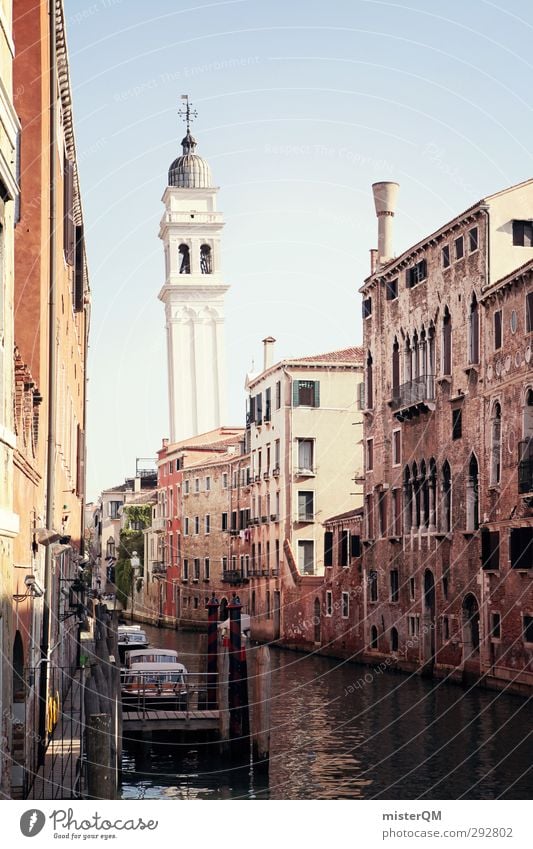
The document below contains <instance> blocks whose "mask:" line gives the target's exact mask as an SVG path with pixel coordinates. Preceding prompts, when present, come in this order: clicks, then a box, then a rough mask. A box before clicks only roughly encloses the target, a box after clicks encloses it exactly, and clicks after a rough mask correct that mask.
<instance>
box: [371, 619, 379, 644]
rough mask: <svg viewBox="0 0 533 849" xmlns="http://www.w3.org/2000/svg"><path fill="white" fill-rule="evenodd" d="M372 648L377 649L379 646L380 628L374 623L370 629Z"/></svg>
mask: <svg viewBox="0 0 533 849" xmlns="http://www.w3.org/2000/svg"><path fill="white" fill-rule="evenodd" d="M370 648H371V649H377V648H378V629H377V628H376V626H375V625H372V627H371V629H370Z"/></svg>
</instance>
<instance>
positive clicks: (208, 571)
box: [204, 557, 211, 581]
mask: <svg viewBox="0 0 533 849" xmlns="http://www.w3.org/2000/svg"><path fill="white" fill-rule="evenodd" d="M210 577H211V564H210V562H209V557H206V558H205V560H204V580H206V581H209V579H210Z"/></svg>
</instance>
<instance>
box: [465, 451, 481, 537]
mask: <svg viewBox="0 0 533 849" xmlns="http://www.w3.org/2000/svg"><path fill="white" fill-rule="evenodd" d="M478 528H479V468H478V463H477V459H476V456H475V454H471V456H470V462H469V464H468V479H467V482H466V529H467V531H477V529H478Z"/></svg>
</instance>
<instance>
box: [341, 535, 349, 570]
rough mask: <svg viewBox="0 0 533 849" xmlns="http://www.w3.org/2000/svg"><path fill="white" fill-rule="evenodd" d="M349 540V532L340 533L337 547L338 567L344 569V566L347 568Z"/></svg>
mask: <svg viewBox="0 0 533 849" xmlns="http://www.w3.org/2000/svg"><path fill="white" fill-rule="evenodd" d="M349 539H350V532H349V531H344V530H343V531H341V544H340V546H339V566H340V567H341V568H342V569H344V568H345V567H346V566H349V563H348V551H349V548H348V546H349Z"/></svg>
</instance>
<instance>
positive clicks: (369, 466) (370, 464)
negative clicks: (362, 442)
mask: <svg viewBox="0 0 533 849" xmlns="http://www.w3.org/2000/svg"><path fill="white" fill-rule="evenodd" d="M373 468H374V440H373V439H367V441H366V470H367V472H371V471H372V470H373Z"/></svg>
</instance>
